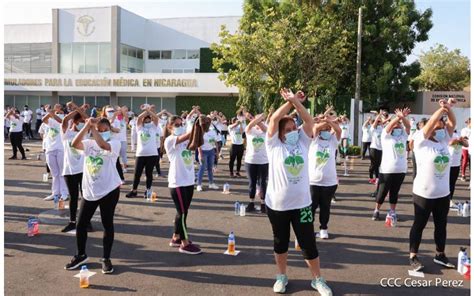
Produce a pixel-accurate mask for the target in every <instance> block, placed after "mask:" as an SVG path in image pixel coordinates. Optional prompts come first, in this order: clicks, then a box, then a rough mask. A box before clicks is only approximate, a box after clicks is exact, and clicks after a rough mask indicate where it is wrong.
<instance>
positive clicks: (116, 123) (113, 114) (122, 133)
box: [107, 106, 128, 173]
mask: <svg viewBox="0 0 474 296" xmlns="http://www.w3.org/2000/svg"><path fill="white" fill-rule="evenodd" d="M107 118H108V119H109V121H110V122H111V124H112V127H114V128H116V129H118V130H119V132H118V133H117V134H116V135H115V136H116V137H117V140H118V141H120V159H121V160H122V164H123V172H124V173H126V172H127V163H128V159H127V126H128V107H127V106H122V107H120V106H117V108H116V110H115V111H114V110H108V111H107Z"/></svg>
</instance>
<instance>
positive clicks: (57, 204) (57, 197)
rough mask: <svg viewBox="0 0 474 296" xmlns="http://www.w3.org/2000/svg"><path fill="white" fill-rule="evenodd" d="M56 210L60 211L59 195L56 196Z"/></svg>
mask: <svg viewBox="0 0 474 296" xmlns="http://www.w3.org/2000/svg"><path fill="white" fill-rule="evenodd" d="M54 209H55V210H58V209H59V196H58V195H55V196H54Z"/></svg>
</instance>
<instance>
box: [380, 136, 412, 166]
mask: <svg viewBox="0 0 474 296" xmlns="http://www.w3.org/2000/svg"><path fill="white" fill-rule="evenodd" d="M407 140H408V135H407V133H406V131H405V129H402V134H401V135H400V136H398V137H394V136H393V135H391V134H388V133H387V131H386V130H385V129H383V131H382V136H381V142H382V162H381V163H380V172H381V173H382V174H401V173H405V174H406V172H407Z"/></svg>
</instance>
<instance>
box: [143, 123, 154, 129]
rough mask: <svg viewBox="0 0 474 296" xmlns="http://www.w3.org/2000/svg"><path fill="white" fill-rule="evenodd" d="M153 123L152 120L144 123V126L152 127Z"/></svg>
mask: <svg viewBox="0 0 474 296" xmlns="http://www.w3.org/2000/svg"><path fill="white" fill-rule="evenodd" d="M152 124H153V123H151V122H146V123H144V124H143V126H144V127H145V128H151V127H152Z"/></svg>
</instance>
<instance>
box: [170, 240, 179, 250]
mask: <svg viewBox="0 0 474 296" xmlns="http://www.w3.org/2000/svg"><path fill="white" fill-rule="evenodd" d="M169 245H170V247H173V248H179V247H181V239H180V238H178V239H171V240H170V244H169Z"/></svg>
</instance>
